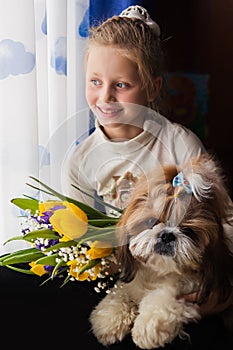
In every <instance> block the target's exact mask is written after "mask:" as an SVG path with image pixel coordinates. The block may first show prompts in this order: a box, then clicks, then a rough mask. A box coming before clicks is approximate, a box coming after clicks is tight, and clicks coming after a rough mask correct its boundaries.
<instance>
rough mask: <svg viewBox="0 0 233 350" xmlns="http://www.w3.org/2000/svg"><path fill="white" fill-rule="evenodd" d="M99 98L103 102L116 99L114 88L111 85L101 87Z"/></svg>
mask: <svg viewBox="0 0 233 350" xmlns="http://www.w3.org/2000/svg"><path fill="white" fill-rule="evenodd" d="M101 100H102V102H104V103H107V102H113V101H116V98H115V94H114V90H113V88H112V87H111V86H105V87H103V89H102V94H101Z"/></svg>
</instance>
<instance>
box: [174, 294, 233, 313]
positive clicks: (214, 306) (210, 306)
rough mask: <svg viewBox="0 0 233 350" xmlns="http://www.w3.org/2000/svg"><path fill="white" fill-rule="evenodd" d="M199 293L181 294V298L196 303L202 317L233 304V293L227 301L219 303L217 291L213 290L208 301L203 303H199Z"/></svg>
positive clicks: (223, 309)
mask: <svg viewBox="0 0 233 350" xmlns="http://www.w3.org/2000/svg"><path fill="white" fill-rule="evenodd" d="M197 294H198V293H197V292H195V293H190V294H185V295H182V296H180V297H179V298H183V299H184V300H185V301H186V302H188V303H194V304H195V306H196V308H197V310H198V312H199V313H200V315H201V316H202V317H206V316H211V315H214V314H218V313H220V312H222V311H225V310H226V309H228V307H230V306H232V305H233V293H232V294H231V295H230V297H229V298H228V299H227V300H226V302H224V303H222V304H219V303H218V301H217V300H218V296H217V293H215V292H212V293H211V294H210V296H209V298H208V300H207V302H206V303H204V304H202V305H198V304H197Z"/></svg>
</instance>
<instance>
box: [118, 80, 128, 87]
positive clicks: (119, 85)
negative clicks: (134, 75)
mask: <svg viewBox="0 0 233 350" xmlns="http://www.w3.org/2000/svg"><path fill="white" fill-rule="evenodd" d="M116 86H117V87H119V88H121V89H123V88H126V87H127V86H128V84H126V83H123V82H122V81H119V82H118V83H116Z"/></svg>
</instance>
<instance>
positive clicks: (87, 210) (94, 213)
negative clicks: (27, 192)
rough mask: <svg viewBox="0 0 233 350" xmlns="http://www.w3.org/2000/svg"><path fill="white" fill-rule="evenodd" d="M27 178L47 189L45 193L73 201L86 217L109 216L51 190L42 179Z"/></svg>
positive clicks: (98, 217)
mask: <svg viewBox="0 0 233 350" xmlns="http://www.w3.org/2000/svg"><path fill="white" fill-rule="evenodd" d="M29 178H31V179H32V180H34V181H36V182H38V183H39V184H40V185H41V186H43V187H44V188H45V189H46V190H47V191H49V192H46V193H49V194H51V195H53V196H55V197H57V198H59V199H61V200H62V201H68V202H70V203H73V204H75V205H77V206H78V207H79V208H80V209H82V210H83V211H84V212H85V213H86V214H87V217H88V219H101V218H102V219H103V218H109V216H108V215H106V214H103V213H101V212H100V211H99V210H97V209H94V208H92V207H91V206H89V205H87V204H85V203H82V202H79V201H77V200H75V199H73V198H70V197H67V196H64V195H63V194H61V193H59V192H57V191H55V190H53V189H52V188H51V187H49V186H47V185H46V184H44V183H43V182H42V181H40V180H38V179H36V178H35V177H33V176H29ZM27 185H28V186H31V187H32V185H30V184H27ZM33 188H36V189H38V190H40V191H42V192H45V190H43V189H41V188H39V187H33Z"/></svg>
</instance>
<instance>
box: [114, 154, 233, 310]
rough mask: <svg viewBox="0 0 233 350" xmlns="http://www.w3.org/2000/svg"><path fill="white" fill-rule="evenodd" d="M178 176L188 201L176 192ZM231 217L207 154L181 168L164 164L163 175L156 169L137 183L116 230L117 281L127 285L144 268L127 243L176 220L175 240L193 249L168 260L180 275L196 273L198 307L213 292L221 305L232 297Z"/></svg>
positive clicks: (180, 190) (223, 183) (221, 182)
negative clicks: (177, 234)
mask: <svg viewBox="0 0 233 350" xmlns="http://www.w3.org/2000/svg"><path fill="white" fill-rule="evenodd" d="M179 172H182V175H183V176H184V177H185V179H186V182H187V183H188V186H189V189H190V192H191V195H190V196H188V195H187V188H186V189H185V186H183V187H182V188H181V187H179V186H178V187H175V186H174V182H172V181H174V178H175V177H176V175H177V173H179ZM185 198H189V200H188V201H187V200H184V199H185ZM185 203H186V204H185ZM187 203H188V204H187ZM174 212H175V214H174ZM171 213H173V214H171ZM232 214H233V207H232V203H231V201H230V197H229V193H228V190H227V186H226V179H225V177H224V174H223V170H222V168H221V166H220V165H219V163H218V162H217V161H216V159H214V157H213V156H211V155H210V154H203V155H201V156H199V157H196V158H194V159H192V160H191V161H190V162H187V163H186V164H184V165H183V166H181V167H177V166H174V165H167V166H164V167H163V168H162V171H161V170H156V169H155V170H154V171H152V172H150V173H148V174H147V175H143V176H142V177H141V178H140V179H139V180H138V181H137V183H136V186H135V189H134V191H133V194H132V198H131V201H130V202H129V204H128V206H127V208H126V209H125V211H124V212H123V214H122V216H121V218H120V221H119V223H118V227H117V239H118V245H119V247H118V261H119V263H120V266H121V270H122V273H121V276H120V278H121V279H122V280H123V281H124V282H126V283H127V282H130V281H131V280H133V279H134V277H135V275H136V273H137V269H138V268H139V266H140V264H141V263H146V259H144V258H143V257H140V256H136V257H135V256H133V254H132V252H131V251H130V249H129V242H130V240H131V239H132V238H133V237H135V236H136V235H138V234H139V233H140V232H141V231H142V230H144V229H146V228H149V227H150V225H151V226H152V225H156V224H158V223H165V224H166V223H167V222H168V221H169V220H170V217H171V215H173V216H174V215H175V216H176V217H179V218H180V219H179V220H178V221H176V226H177V228H178V230H179V231H180V233H181V238H180V239H184V240H185V239H186V238H187V239H188V240H189V241H190V239H191V241H192V244H190V245H189V244H188V245H184V248H182V249H183V250H182V249H181V251H180V252H177V251H176V252H175V254H174V255H173V256H172V258H173V259H174V260H175V261H176V263H177V266H178V268H179V270H180V271H181V273H182V272H185V273H186V274H187V273H188V274H189V272H190V276H191V275H192V274H193V273H197V274H198V276H199V281H200V284H199V293H198V301H197V302H198V303H199V304H201V303H202V302H204V301H205V300H206V298H207V297H208V296H209V294H210V293H211V291H212V290H215V291H217V293H218V294H217V295H218V301H219V302H224V301H225V300H226V299H227V298H228V297H229V295H230V293H231V292H232V285H231V282H230V280H231V279H232V271H233V270H232V269H233V268H232V267H233V255H232V253H231V252H230V251H229V248H228V241H227V237H226V235H225V231H224V225H225V224H226V225H228V224H230V222H229V217H230V215H231V216H232ZM155 218H156V219H155ZM182 237H183V238H182ZM178 238H179V237H178ZM186 249H187V250H186Z"/></svg>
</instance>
